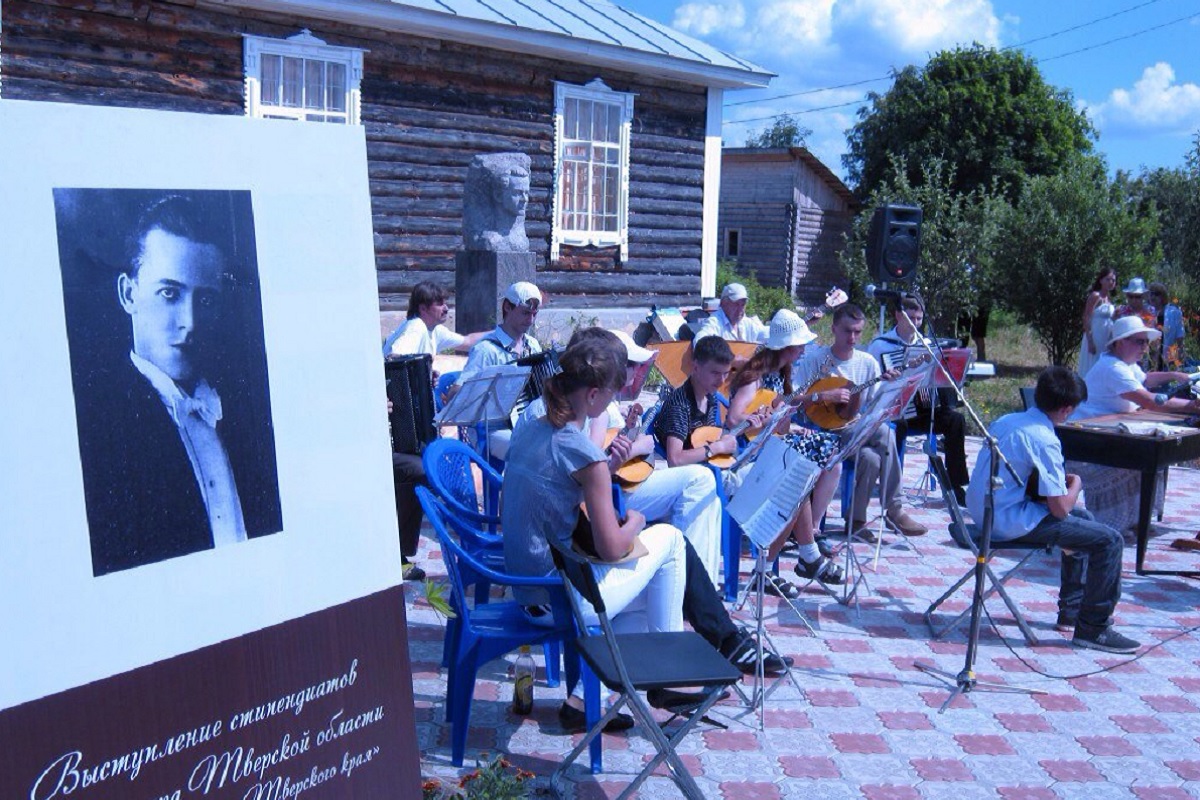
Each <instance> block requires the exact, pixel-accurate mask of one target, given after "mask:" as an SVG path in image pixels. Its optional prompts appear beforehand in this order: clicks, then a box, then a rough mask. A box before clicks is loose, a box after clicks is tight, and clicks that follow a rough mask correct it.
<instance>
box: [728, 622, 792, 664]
mask: <svg viewBox="0 0 1200 800" xmlns="http://www.w3.org/2000/svg"><path fill="white" fill-rule="evenodd" d="M738 633H739V636H738V639H737V644H735V645H734V646H733V648H732V650H731V651H730V652H728V653H722V655H724V656H725V657H726V658H728V659H729V663H730V664H733V665H734V666H735V667H737V668H738V669H739V670H741V671H742V672H743V673H744V674H746V675H753V674H754V673H755V672H756V671H757V670H758V640H756V639H755V638H754V635H753V634H752V633H750V631H748V630H746V629H745V628H742V629H741V630H740V631H738ZM794 663H796V662H795V661H794V660H793V659H792V657H791V656H780V655H777V654H775V653H772V652H771V651H770V650H767V649H765V648H764V649H763V673H764V674H766V675H774V674H777V673H780V672H783V671H784V670H785V669H787V668H788V667H790V666H792V664H794Z"/></svg>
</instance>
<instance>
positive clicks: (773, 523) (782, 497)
mask: <svg viewBox="0 0 1200 800" xmlns="http://www.w3.org/2000/svg"><path fill="white" fill-rule="evenodd" d="M767 438H768V439H769V440H770V441H768V442H767V443H766V445H764V446H763V447H762V452H761V454H760V455H759V457H758V462H757V463H756V465H755V468H754V469H752V470H750V473H749V474H748V475H747V476H746V479H745V481H744V482H743V483H742V485H741V486H740V487H739V488H738V490H737V494H735V495H734V496H733V499H732V500H731V501H730V502H729V515H730V516H731V517H733V518H734V519H735V520H737V522H738V524H739V525H741V526H742V530H743V531H745V532H746V535H747V536H749V537H750V541H752V542H754V543H755V544H756V545H758V546H759V547H769V546H770V545H771V543H772V542H774V541H775V540H776V539H778V538H779V534H781V533H783V530H784V528H785V527H786V526H787V524H788V522H789V521H790V520H791V518H792V515H793V514H795V513H796V509H797V508H799V507H800V503H802V502H803V501H804V498H805V497H807V496H808V495H809V493H810V492H811V491H812V489H813V486H814V485H815V484H816V482H817V478H818V477H819V476H820V474H821V468H820V467H819V466H817V465H816V463H814V462H812V461H809V460H808V459H807V458H805V457H804V456H802V455H800V454H799V453H798V452H796V451H795V450H793V449H792V448H791V447H790V446H789V445H788V444H787V443H786V442H784V440H783V439H782V438H780V437H778V436H769V437H767Z"/></svg>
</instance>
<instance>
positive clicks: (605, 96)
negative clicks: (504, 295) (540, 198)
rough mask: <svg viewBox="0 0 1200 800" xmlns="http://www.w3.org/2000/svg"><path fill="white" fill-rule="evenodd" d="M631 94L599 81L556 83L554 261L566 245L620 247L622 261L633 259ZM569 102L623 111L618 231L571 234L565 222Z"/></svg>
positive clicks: (618, 190)
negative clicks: (614, 107)
mask: <svg viewBox="0 0 1200 800" xmlns="http://www.w3.org/2000/svg"><path fill="white" fill-rule="evenodd" d="M634 97H635V95H634V94H632V93H630V92H617V91H614V90H613V89H610V88H609V87H608V85H607V84H605V83H604V81H602V80H601V79H599V78H596V79H595V80H593V81H591V82H590V83H588V84H587V85H586V86H579V85H576V84H571V83H562V82H559V81H555V82H554V199H553V205H552V208H551V226H550V261H551V262H554V261H557V260H558V257H559V250H560V248H561V246H562V245H564V244H567V245H575V246H589V245H590V246H595V247H606V246H609V247H610V246H612V245H617V246H619V247H620V259H621V260H622V261H627V260H628V259H629V137H630V132H631V130H632V127H633V98H634ZM568 99H579V100H591V101H593V102H599V103H605V104H609V105H615V106H618V107H619V109H620V111H621V126H620V136H619V138H620V141H619V143H618V144H619V148H620V152H619V155H618V164H619V167H620V170H621V175H620V181H619V184H618V189H617V230H615V231H592V230H570V229H567V228H565V227H564V226H563V225H562V222H561V218H560V217H561V209H562V207H563V202H562V193H563V190H564V177H565V176H564V169H563V154H564V151H565V147H564V145H565V143H566V140H565V129H566V124H565V109H566V104H567V100H568Z"/></svg>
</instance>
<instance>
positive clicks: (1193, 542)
mask: <svg viewBox="0 0 1200 800" xmlns="http://www.w3.org/2000/svg"><path fill="white" fill-rule="evenodd" d="M1171 547H1173V548H1174V549H1176V550H1200V539H1176V540H1175V541H1173V542H1171Z"/></svg>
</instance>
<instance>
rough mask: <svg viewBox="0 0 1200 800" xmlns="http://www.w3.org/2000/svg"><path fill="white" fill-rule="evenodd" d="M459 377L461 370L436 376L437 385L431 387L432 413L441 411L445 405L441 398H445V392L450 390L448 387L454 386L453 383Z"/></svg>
mask: <svg viewBox="0 0 1200 800" xmlns="http://www.w3.org/2000/svg"><path fill="white" fill-rule="evenodd" d="M459 375H462V370H458V371H456V372H446V373H444V374H442V375H440V376H438V379H437V385H435V386H434V387H433V410H434V411H441V410H442V406H444V405H446V404H445V403H444V402H442V398H443V397H444V396H445V394H446V392H447V391H449V390H450V387H451V386H453V385H454V382H455V381H456V380H458V376H459Z"/></svg>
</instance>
